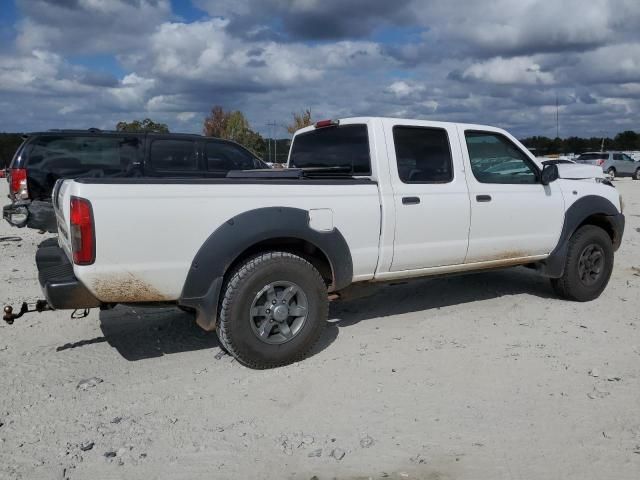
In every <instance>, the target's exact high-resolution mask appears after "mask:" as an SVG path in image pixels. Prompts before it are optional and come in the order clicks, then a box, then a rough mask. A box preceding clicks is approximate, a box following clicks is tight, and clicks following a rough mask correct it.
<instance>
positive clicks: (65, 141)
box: [27, 136, 138, 176]
mask: <svg viewBox="0 0 640 480" xmlns="http://www.w3.org/2000/svg"><path fill="white" fill-rule="evenodd" d="M29 148H30V150H29V155H28V157H29V158H28V163H27V167H28V168H29V169H34V170H41V171H46V172H55V173H56V174H57V175H59V176H65V174H74V173H75V172H78V173H79V172H88V173H91V172H93V171H96V172H97V171H100V173H102V174H103V175H109V174H114V173H120V172H123V171H126V169H127V167H128V166H129V165H130V164H131V163H133V162H135V161H136V159H137V155H138V140H137V139H136V138H124V137H98V136H96V137H65V136H61V137H56V136H42V137H38V138H36V139H34V140H33V141H32V142H31V143H30V144H29Z"/></svg>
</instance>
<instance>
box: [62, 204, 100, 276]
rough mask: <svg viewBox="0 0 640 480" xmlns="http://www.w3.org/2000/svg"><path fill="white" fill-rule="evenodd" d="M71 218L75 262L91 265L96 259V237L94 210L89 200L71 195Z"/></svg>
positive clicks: (72, 247)
mask: <svg viewBox="0 0 640 480" xmlns="http://www.w3.org/2000/svg"><path fill="white" fill-rule="evenodd" d="M69 219H70V224H71V250H72V252H73V263H75V264H76V265H91V264H92V263H93V262H94V260H95V259H96V238H95V231H94V228H93V210H92V209H91V203H89V200H86V199H84V198H78V197H71V212H70V214H69Z"/></svg>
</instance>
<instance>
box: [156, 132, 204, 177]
mask: <svg viewBox="0 0 640 480" xmlns="http://www.w3.org/2000/svg"><path fill="white" fill-rule="evenodd" d="M150 160H151V166H152V167H153V168H154V169H155V170H163V171H169V172H185V171H189V172H190V171H196V170H198V158H197V156H196V143H195V142H194V141H192V140H168V139H167V140H154V141H153V142H152V143H151V153H150Z"/></svg>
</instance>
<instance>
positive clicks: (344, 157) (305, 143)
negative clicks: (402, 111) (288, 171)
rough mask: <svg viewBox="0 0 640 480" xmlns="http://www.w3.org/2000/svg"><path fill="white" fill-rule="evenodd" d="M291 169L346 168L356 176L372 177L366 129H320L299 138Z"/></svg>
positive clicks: (298, 136)
mask: <svg viewBox="0 0 640 480" xmlns="http://www.w3.org/2000/svg"><path fill="white" fill-rule="evenodd" d="M289 166H290V167H297V168H311V167H347V168H349V172H350V173H351V174H353V175H371V158H370V156H369V135H368V133H367V126H366V125H358V124H356V125H342V126H339V127H328V128H319V129H316V130H313V131H311V132H307V133H301V134H300V135H297V136H296V137H295V139H294V141H293V145H292V147H291V157H290V159H289Z"/></svg>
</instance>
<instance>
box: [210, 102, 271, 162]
mask: <svg viewBox="0 0 640 480" xmlns="http://www.w3.org/2000/svg"><path fill="white" fill-rule="evenodd" d="M203 133H204V135H205V136H207V137H217V138H224V139H226V140H233V141H234V142H237V143H239V144H240V145H242V146H244V147H246V148H248V149H249V150H252V151H253V152H254V153H256V154H257V155H259V156H261V157H262V156H264V152H265V145H266V143H265V141H264V138H262V136H261V135H260V134H259V133H257V132H255V131H254V130H252V129H251V126H250V125H249V121H248V120H247V118H246V117H245V116H244V114H243V113H242V112H241V111H239V110H235V111H231V110H230V111H225V110H224V108H222V107H221V106H220V105H215V106H214V107H213V108H212V109H211V113H210V114H209V115H208V116H207V117H205V119H204V124H203Z"/></svg>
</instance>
